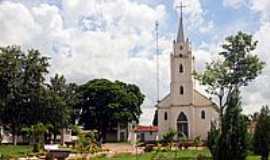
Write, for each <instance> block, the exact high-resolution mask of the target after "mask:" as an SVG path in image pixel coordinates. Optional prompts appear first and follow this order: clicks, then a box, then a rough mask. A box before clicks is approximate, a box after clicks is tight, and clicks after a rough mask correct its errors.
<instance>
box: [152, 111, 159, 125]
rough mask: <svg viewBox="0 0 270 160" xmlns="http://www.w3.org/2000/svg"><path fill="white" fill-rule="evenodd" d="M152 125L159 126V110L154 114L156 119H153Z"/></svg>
mask: <svg viewBox="0 0 270 160" xmlns="http://www.w3.org/2000/svg"><path fill="white" fill-rule="evenodd" d="M152 125H153V126H157V125H158V110H157V109H156V110H155V114H154V119H153V122H152Z"/></svg>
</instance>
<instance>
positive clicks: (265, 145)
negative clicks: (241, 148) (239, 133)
mask: <svg viewBox="0 0 270 160" xmlns="http://www.w3.org/2000/svg"><path fill="white" fill-rule="evenodd" d="M256 123H257V124H256V128H255V133H254V139H253V148H254V152H255V153H256V154H259V155H261V159H262V160H267V159H268V156H269V149H270V110H269V107H268V106H263V107H262V109H261V112H260V114H259V116H258V119H257V122H256Z"/></svg>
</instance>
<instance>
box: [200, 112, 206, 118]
mask: <svg viewBox="0 0 270 160" xmlns="http://www.w3.org/2000/svg"><path fill="white" fill-rule="evenodd" d="M201 118H202V119H205V111H202V112H201Z"/></svg>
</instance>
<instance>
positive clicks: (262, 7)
mask: <svg viewBox="0 0 270 160" xmlns="http://www.w3.org/2000/svg"><path fill="white" fill-rule="evenodd" d="M250 4H251V5H250V6H251V7H250V8H251V9H252V10H254V11H256V12H258V13H259V14H261V18H262V21H269V20H270V12H269V10H270V1H269V0H250Z"/></svg>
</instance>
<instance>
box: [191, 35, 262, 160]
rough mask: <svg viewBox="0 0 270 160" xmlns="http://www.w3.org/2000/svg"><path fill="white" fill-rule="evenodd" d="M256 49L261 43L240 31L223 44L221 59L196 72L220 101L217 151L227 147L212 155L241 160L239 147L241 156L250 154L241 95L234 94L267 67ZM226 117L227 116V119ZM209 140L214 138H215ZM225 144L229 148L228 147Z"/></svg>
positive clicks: (196, 76)
mask: <svg viewBox="0 0 270 160" xmlns="http://www.w3.org/2000/svg"><path fill="white" fill-rule="evenodd" d="M256 46H257V41H254V40H253V38H252V35H248V34H246V33H243V32H238V33H237V34H236V35H233V36H229V37H227V38H226V41H225V43H224V44H223V45H222V48H223V51H222V52H220V53H219V56H220V57H219V59H218V60H216V61H213V62H211V63H210V64H207V65H206V70H205V71H204V72H203V73H195V78H197V79H198V80H200V82H201V84H203V85H206V86H207V89H206V91H207V92H208V93H210V94H211V95H213V96H216V97H217V98H218V99H219V109H220V111H219V115H220V121H219V122H220V125H219V126H220V134H221V136H218V137H219V140H218V142H219V144H217V146H218V147H216V148H217V149H219V148H220V147H223V149H221V150H218V152H216V151H213V152H212V153H218V154H219V155H224V156H226V155H227V156H228V154H229V155H232V156H234V157H238V158H241V157H239V156H237V155H235V154H236V152H233V151H232V150H231V148H235V147H240V148H238V151H239V152H238V153H237V154H239V155H241V156H242V155H243V156H244V155H245V153H246V148H245V147H244V148H241V146H242V138H243V136H241V135H240V134H238V133H239V132H242V133H243V132H245V125H246V124H245V123H244V121H243V120H242V118H241V117H242V116H241V114H240V113H241V106H240V104H241V103H240V98H237V96H236V97H233V95H235V94H236V93H235V92H237V94H238V92H240V89H241V87H243V86H247V85H248V84H249V82H251V81H252V80H254V79H255V78H256V77H257V76H258V75H259V74H260V73H261V71H262V69H263V67H264V62H262V61H261V60H260V59H259V58H258V56H257V55H255V54H253V53H252V52H253V51H254V50H255V49H256ZM239 94H240V93H239ZM224 114H227V115H225V117H224ZM233 119H234V120H235V121H233ZM233 125H235V126H238V127H240V128H241V130H235V128H234V127H233ZM230 127H231V128H230ZM240 128H239V129H240ZM230 129H233V130H230ZM231 131H232V132H235V133H232V132H231ZM223 132H225V133H223ZM227 134H228V135H227ZM243 134H245V133H243ZM222 135H226V136H222ZM234 136H238V137H234ZM209 138H210V139H211V137H209ZM230 140H238V142H239V143H240V141H241V144H239V145H234V144H232V143H230V142H229V141H230ZM223 143H226V144H228V145H225V146H224V145H223ZM242 147H243V146H242ZM240 151H241V152H240ZM220 152H222V153H220ZM228 152H231V153H228ZM213 157H216V155H213Z"/></svg>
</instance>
